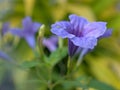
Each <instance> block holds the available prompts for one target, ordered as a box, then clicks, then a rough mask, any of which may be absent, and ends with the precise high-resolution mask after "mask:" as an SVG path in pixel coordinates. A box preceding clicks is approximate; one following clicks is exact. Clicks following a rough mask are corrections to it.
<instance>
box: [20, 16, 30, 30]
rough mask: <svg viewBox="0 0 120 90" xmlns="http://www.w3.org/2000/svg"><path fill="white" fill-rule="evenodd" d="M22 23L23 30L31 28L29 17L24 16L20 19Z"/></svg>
mask: <svg viewBox="0 0 120 90" xmlns="http://www.w3.org/2000/svg"><path fill="white" fill-rule="evenodd" d="M22 25H23V28H24V30H28V31H29V30H31V29H32V20H31V18H30V17H26V18H24V19H23V20H22Z"/></svg>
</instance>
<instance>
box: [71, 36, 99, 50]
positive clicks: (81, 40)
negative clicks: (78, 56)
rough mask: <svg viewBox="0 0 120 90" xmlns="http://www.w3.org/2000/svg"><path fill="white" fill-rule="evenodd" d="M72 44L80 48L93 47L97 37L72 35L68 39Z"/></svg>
mask: <svg viewBox="0 0 120 90" xmlns="http://www.w3.org/2000/svg"><path fill="white" fill-rule="evenodd" d="M70 40H71V41H72V42H73V44H74V45H76V46H79V47H81V48H89V49H93V48H94V47H95V46H96V44H97V39H96V38H94V37H74V38H71V39H70Z"/></svg>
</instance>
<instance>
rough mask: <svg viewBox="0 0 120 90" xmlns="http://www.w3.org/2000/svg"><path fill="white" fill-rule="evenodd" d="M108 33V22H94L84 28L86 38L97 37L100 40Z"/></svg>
mask: <svg viewBox="0 0 120 90" xmlns="http://www.w3.org/2000/svg"><path fill="white" fill-rule="evenodd" d="M105 31H106V22H92V23H89V24H87V25H86V26H85V27H84V31H83V32H82V34H83V36H85V37H95V38H98V37H100V36H101V35H103V34H104V33H105Z"/></svg>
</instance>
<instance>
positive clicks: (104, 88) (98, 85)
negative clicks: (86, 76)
mask: <svg viewBox="0 0 120 90" xmlns="http://www.w3.org/2000/svg"><path fill="white" fill-rule="evenodd" d="M89 87H91V88H95V89H97V90H115V89H114V88H113V87H112V86H110V85H107V84H105V83H102V82H100V81H97V80H94V79H92V80H91V81H90V82H89Z"/></svg>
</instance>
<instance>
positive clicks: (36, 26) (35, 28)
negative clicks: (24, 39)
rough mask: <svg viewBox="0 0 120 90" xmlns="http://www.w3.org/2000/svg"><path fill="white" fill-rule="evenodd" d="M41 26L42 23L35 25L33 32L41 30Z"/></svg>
mask: <svg viewBox="0 0 120 90" xmlns="http://www.w3.org/2000/svg"><path fill="white" fill-rule="evenodd" d="M40 26H41V24H40V23H33V31H34V32H37V31H38V30H39V28H40Z"/></svg>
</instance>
